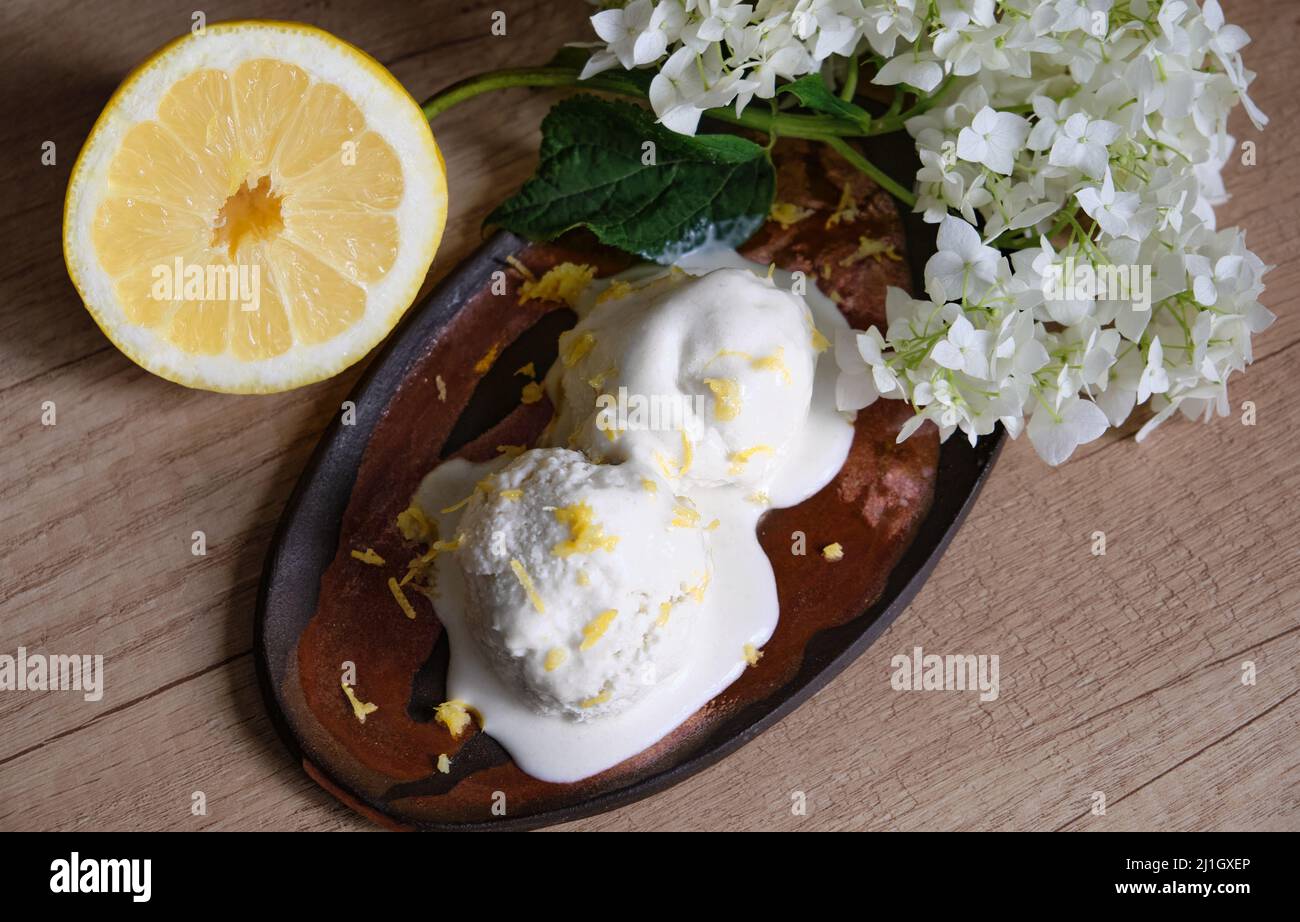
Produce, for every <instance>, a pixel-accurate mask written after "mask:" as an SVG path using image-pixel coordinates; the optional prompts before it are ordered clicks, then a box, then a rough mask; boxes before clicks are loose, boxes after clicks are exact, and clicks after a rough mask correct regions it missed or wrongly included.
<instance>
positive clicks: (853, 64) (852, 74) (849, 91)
mask: <svg viewBox="0 0 1300 922" xmlns="http://www.w3.org/2000/svg"><path fill="white" fill-rule="evenodd" d="M857 91H858V57H857V55H852V56H850V57H849V73H848V76H847V77H845V78H844V86H842V87H841V88H840V99H842V100H844V101H845V102H852V101H853V95H854V94H855V93H857Z"/></svg>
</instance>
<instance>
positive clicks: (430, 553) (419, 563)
mask: <svg viewBox="0 0 1300 922" xmlns="http://www.w3.org/2000/svg"><path fill="white" fill-rule="evenodd" d="M437 556H438V550H437V548H432V547H431V548H429V550H427V551H425V552H424V553H423V554H421V555H420V556H419V557H416V558H414V559H412V560H411V561H410V562H409V563H408V564H407V565H406V575H405V576H403V577H402V580H401V582H399V583H398V584H397V585H398V586H405V585H406V584H407V583H409V582H410V581H411V580H413V579H415V578H416V577H417V576H422V575H424V571H425V570H427V569H428V567H429V564H431V563H433V561H434V558H435V557H437Z"/></svg>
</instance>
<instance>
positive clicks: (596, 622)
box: [578, 608, 618, 650]
mask: <svg viewBox="0 0 1300 922" xmlns="http://www.w3.org/2000/svg"><path fill="white" fill-rule="evenodd" d="M616 617H618V609H616V608H607V609H605V610H604V611H603V612H601V613H600V614H599V615H597V616H596V617H594V618H592V619H591V620H590V621H588V622H587V623H586V625H584V626H583V628H582V643H581V644H580V645H579V646H578V649H579V650H590V649H591V648H592V647H594V646H595V645H596V641H598V640H600V638H602V637H604V636H605V632H606V631H608V630H609V626H610V625H611V624H613V622H614V619H615V618H616Z"/></svg>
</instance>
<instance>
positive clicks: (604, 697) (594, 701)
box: [578, 688, 612, 708]
mask: <svg viewBox="0 0 1300 922" xmlns="http://www.w3.org/2000/svg"><path fill="white" fill-rule="evenodd" d="M611 694H612V693H611V692H610V690H609V689H608V688H607V689H605V690H604V691H602V692H601V693H600V694H599V695H595V696H593V697H591V698H587V699H584V700H583V701H579V702H578V707H580V708H594V707H595V706H596V705H598V704H604V703H605V702H606V701H608V700H609V699H610V695H611Z"/></svg>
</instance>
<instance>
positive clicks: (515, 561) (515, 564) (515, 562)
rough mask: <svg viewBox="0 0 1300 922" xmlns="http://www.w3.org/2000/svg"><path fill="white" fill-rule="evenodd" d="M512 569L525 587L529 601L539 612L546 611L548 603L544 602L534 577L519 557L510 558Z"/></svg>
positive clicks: (525, 593)
mask: <svg viewBox="0 0 1300 922" xmlns="http://www.w3.org/2000/svg"><path fill="white" fill-rule="evenodd" d="M510 570H511V571H512V572H513V573H514V574H515V579H517V580H519V585H520V586H522V587H523V590H524V595H526V596H528V601H529V602H530V603H531V604H532V606H533V608H535V609H536V610H537V613H538V614H544V613H545V612H546V605H545V603H543V602H542V597H541V596H540V595H538V594H537V587H536V586H534V585H533V578H532V577H531V576H529V575H528V571H527V570H526V569H525V568H524V565H523V562H522V561H521V560H520V559H519V558H518V557H511V558H510Z"/></svg>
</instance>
